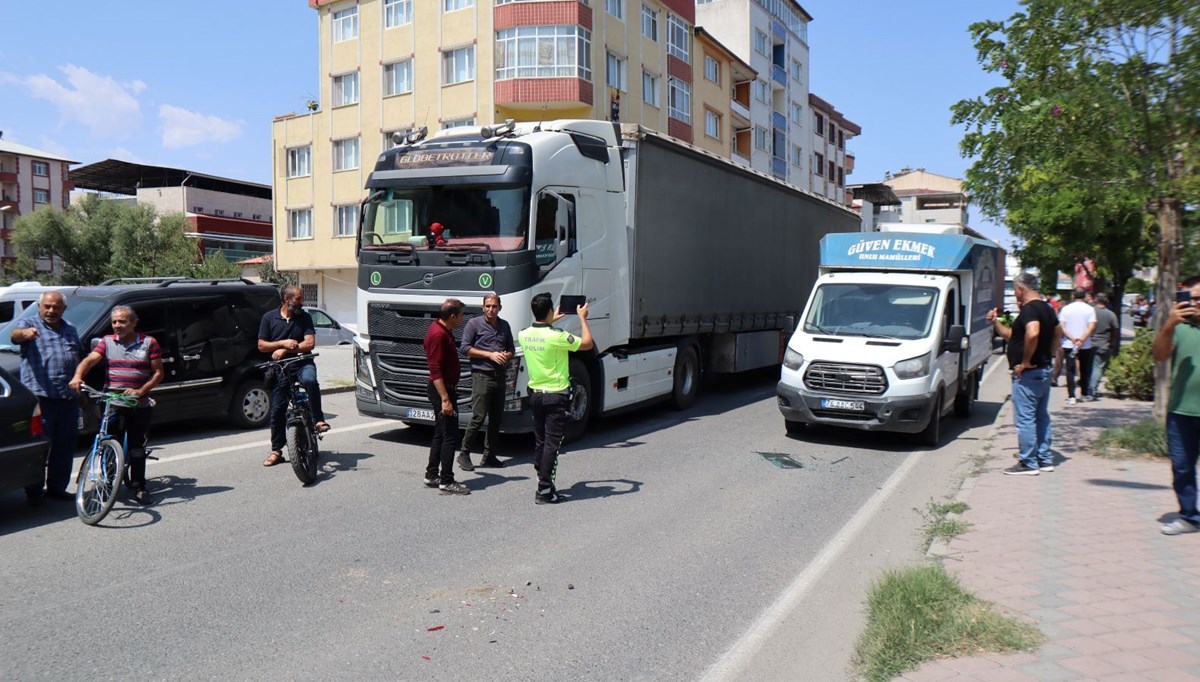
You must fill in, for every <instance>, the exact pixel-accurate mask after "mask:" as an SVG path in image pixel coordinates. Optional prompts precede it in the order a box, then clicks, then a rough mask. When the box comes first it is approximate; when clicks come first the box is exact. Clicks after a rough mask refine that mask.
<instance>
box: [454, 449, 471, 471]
mask: <svg viewBox="0 0 1200 682" xmlns="http://www.w3.org/2000/svg"><path fill="white" fill-rule="evenodd" d="M457 461H458V468H459V469H462V470H463V471H475V465H474V464H471V455H470V453H467V452H460V453H458V460H457Z"/></svg>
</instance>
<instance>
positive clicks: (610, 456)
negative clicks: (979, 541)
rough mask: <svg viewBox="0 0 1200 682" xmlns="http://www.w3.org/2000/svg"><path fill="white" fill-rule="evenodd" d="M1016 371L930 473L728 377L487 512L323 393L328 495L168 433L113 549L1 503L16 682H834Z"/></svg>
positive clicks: (193, 438) (894, 441)
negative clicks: (143, 501)
mask: <svg viewBox="0 0 1200 682" xmlns="http://www.w3.org/2000/svg"><path fill="white" fill-rule="evenodd" d="M996 360H999V358H996V359H994V361H993V362H995V361H996ZM1002 374H1003V372H996V373H995V376H993V377H992V380H991V381H990V382H989V387H990V388H988V389H987V391H985V397H984V400H983V402H981V403H980V404H979V405H978V406H977V411H976V415H975V417H974V418H973V419H971V420H969V421H966V422H962V421H959V420H950V421H949V422H947V424H948V430H949V432H950V433H949V435H948V436H947V444H946V445H945V446H944V447H943V448H941V449H938V450H928V451H927V450H925V449H923V448H920V447H918V446H915V445H914V444H913V442H912V441H910V440H909V439H907V438H904V437H898V436H896V435H894V434H863V433H858V432H842V431H835V430H822V429H817V430H815V431H812V432H811V433H810V434H807V435H806V436H805V437H804V439H803V440H798V439H793V438H789V437H787V436H786V435H785V433H784V429H783V423H782V420H781V418H780V415H779V412H778V409H777V408H776V406H775V400H774V384H775V380H776V377H777V374H776V373H774V372H766V373H761V374H757V375H751V376H747V377H741V378H737V379H734V380H727V381H723V382H720V383H719V384H718V385H716V386H714V387H711V388H709V389H708V390H707V392H706V393H704V394H703V395H702V396H701V399H700V400H699V401H698V402H697V404H696V405H695V406H694V407H693V408H692V409H690V410H688V411H685V412H674V411H671V410H670V409H669V408H667V407H649V408H645V409H642V410H639V411H638V412H636V413H633V414H629V415H625V416H618V417H615V418H609V419H606V420H604V421H602V422H601V423H600V424H598V425H597V426H595V427H594V428H593V430H592V432H591V433H590V434H589V435H588V436H587V437H586V438H585V439H584V440H583V441H581V442H579V443H576V444H574V445H572V446H569V447H568V448H567V451H566V453H565V454H564V455H563V456H562V458H561V459H560V461H559V471H558V483H559V488H560V490H561V491H563V492H564V493H566V494H567V495H568V496H569V497H570V499H569V501H567V502H565V503H563V504H560V505H557V506H536V505H534V503H533V495H534V488H535V482H536V479H535V477H534V472H533V467H532V465H531V462H530V458H529V456H528V455H527V454H526V453H527V451H528V450H529V449H530V447H531V442H532V439H531V438H521V437H509V438H508V440H507V442H506V443H505V445H504V448H503V449H502V452H501V456H502V458H506V459H507V458H511V459H509V460H508V461H509V466H507V467H505V468H503V469H481V470H476V472H475V473H473V474H471V473H463V474H460V475H459V480H462V481H464V482H466V483H467V484H468V485H469V486H470V487H471V488H472V490H473V491H474V492H473V494H471V495H470V496H468V497H456V496H441V495H439V494H438V493H437V492H436V491H433V490H429V489H426V488H424V487H423V486H422V484H421V478H422V472H423V470H424V465H425V460H426V456H427V452H428V449H427V442H428V441H427V439H428V436H429V432H428V431H426V430H423V429H410V428H406V427H404V426H403V425H400V424H398V423H394V422H387V421H377V420H370V419H365V418H362V417H360V416H359V415H358V414H357V413H356V411H355V408H354V403H353V395H352V394H349V393H343V394H338V395H331V396H328V397H327V398H326V411H327V413H328V414H329V416H330V418H331V423H332V424H333V425H334V430H333V431H331V432H330V433H329V434H327V436H326V438H325V440H324V442H323V449H324V451H325V452H326V453H327V455H326V456H325V458H324V466H323V470H322V473H321V478H320V480H319V481H318V482H317V483H316V484H315V485H313V486H310V487H301V486H300V484H299V482H298V481H297V480H296V478H295V476H294V475H293V474H292V472H291V470H290V468H289V467H288V466H287V465H281V466H277V467H274V468H272V469H264V468H263V467H262V466H261V465H260V463H261V461H262V459H263V457H264V456H265V455H266V451H267V449H268V448H267V437H266V434H265V432H262V431H258V432H238V431H229V430H226V429H224V427H222V426H221V425H220V424H219V423H215V422H214V423H197V424H187V425H182V426H173V427H171V428H170V430H169V431H168V432H166V433H157V434H152V438H153V440H154V441H155V444H156V445H157V446H159V450H158V451H157V452H156V453H155V454H157V455H159V456H160V457H161V460H160V461H158V462H152V463H151V465H150V467H149V471H148V473H149V476H150V477H151V484H150V488H151V490H152V492H153V493H154V496H155V498H156V504H154V505H153V506H151V507H149V508H138V507H134V506H133V505H132V504H131V503H126V502H124V501H122V502H119V503H118V507H117V508H116V509H115V510H114V511H113V512H112V513H111V514H110V516H109V517H108V518H107V519H106V520H105V522H104V524H103V526H102V527H95V528H91V527H86V526H84V525H83V524H81V523H80V522H79V521H78V520H77V519H76V518H75V516H74V507H73V505H71V504H69V503H63V502H56V501H51V500H48V501H46V502H45V504H44V505H43V506H42V507H40V508H36V509H30V508H28V507H26V506H25V504H24V498H23V496H22V495H20V494H19V493H18V494H15V495H5V496H0V678H4V679H22V680H25V679H41V678H48V679H56V680H61V679H82V678H116V679H167V678H170V679H211V678H236V679H295V680H305V679H389V680H395V679H422V680H428V679H488V680H524V679H595V680H625V679H653V680H690V679H698V678H700V677H703V676H704V675H705V674H706V673H707V674H708V675H710V677H712V678H713V679H722V678H727V679H733V678H738V677H742V678H747V679H748V678H749V676H751V675H753V676H754V677H757V678H758V679H772V678H777V679H783V678H792V679H799V678H807V679H836V677H838V676H840V675H838V673H837V672H836V671H840V670H843V669H844V666H845V663H846V660H848V656H849V653H848V652H849V651H850V649H851V648H852V644H853V635H854V634H855V633H856V632H857V628H858V627H860V625H861V614H860V611H861V608H860V604H861V600H862V594H861V589H862V588H863V587H864V585H865V584H866V583H868V582H869V581H870V580H871V579H872V578H873V577H874V576H875V574H876V567H877V566H879V565H884V564H886V563H887V562H886V561H884V559H885V557H883V550H882V549H881V548H882V547H883V546H884V545H885V544H886V545H887V546H888V547H889V549H887V550H886V551H887V552H891V551H892V550H891V549H890V547H892V546H893V545H894V546H895V547H896V548H897V549H896V553H895V555H890V557H889V558H888V559H889V560H901V561H910V560H915V559H916V558H919V556H920V553H921V549H920V547H919V544H920V543H919V540H918V539H917V534H916V529H917V528H918V527H919V525H920V522H921V520H920V517H919V514H918V513H916V509H915V507H916V506H919V505H920V504H921V503H922V502H923V500H925V499H927V498H928V497H933V496H935V495H943V494H949V493H952V492H953V491H954V489H956V487H957V481H958V480H960V479H961V476H962V474H963V473H965V472H964V470H963V469H962V466H961V465H962V462H963V461H965V460H966V459H967V458H968V457H969V456H970V454H971V453H972V452H977V451H978V447H979V446H978V442H977V440H978V438H979V434H980V433H981V432H982V431H983V430H985V429H986V428H988V426H989V425H990V423H991V421H992V418H993V417H994V416H995V414H996V411H997V410H998V408H999V404H1000V401H1001V400H1002V399H1003V390H1002V389H1003V384H1004V383H1006V382H1003V381H1002V380H1001V379H1002V377H1001V376H1000V375H1002ZM997 387H999V388H997ZM988 396H991V397H988ZM914 452H915V453H916V454H912V453H914ZM781 458H785V459H781ZM772 459H774V460H776V461H775V462H774V463H773V462H772V461H771V460H772ZM779 464H783V465H784V467H793V468H784V467H781V466H779ZM897 472H899V474H897ZM894 474H896V475H895V476H893V475H894ZM889 481H890V483H889ZM895 491H900V492H895ZM893 492H895V494H896V495H900V494H901V493H904V492H906V493H907V495H908V496H909V497H908V498H897V499H890V498H889V499H884V498H885V497H887V495H888V494H892V493H893ZM911 500H916V502H915V503H914V502H912V501H911ZM881 502H883V503H885V504H882V506H880V503H881ZM864 509H866V510H867V511H869V512H872V514H871V515H868V514H867V513H866V512H864V513H863V514H860V515H859V517H858V518H857V520H856V514H859V512H860V510H864ZM868 516H869V518H868ZM848 524H849V525H848ZM855 524H858V525H855ZM853 528H858V529H859V531H861V532H853V533H852V532H849V530H852V529H853ZM887 543H891V544H887ZM856 552H857V554H856ZM859 555H861V557H864V558H855V557H857V556H859ZM877 555H878V557H877V559H875V560H872V559H870V558H869V557H875V556H877ZM900 555H903V556H900ZM806 569H807V570H808V572H809V573H812V574H813V575H812V578H813V580H812V581H810V582H811V586H816V588H815V589H810V590H808V591H804V590H801V591H800V592H797V591H796V585H797V584H798V581H797V578H798V576H803V575H805V571H806ZM818 569H820V570H818ZM799 582H803V581H799ZM821 585H825V586H826V587H821ZM789 595H790V596H789ZM772 614H773V615H772ZM756 628H757V630H756ZM814 628H815V629H816V630H817V632H818V634H816V635H813V634H811V633H812V631H813V630H814ZM806 630H807V631H808V632H809V633H810V634H807V635H806V634H804V633H805V631H806ZM755 632H757V634H754V633H755ZM822 636H824V637H826V638H828V639H829V640H830V642H831V643H830V644H828V645H822V644H820V642H821V641H822V639H821V637H822ZM793 637H797V638H804V639H805V641H804V642H800V641H794V640H792V638H793ZM764 644H765V645H766V647H767V650H762V647H763V646H764ZM814 644H817V645H819V648H818V650H817V651H813V650H812V649H813V645H814ZM797 657H801V658H802V659H804V660H797ZM754 666H759V671H760V672H759V673H757V674H755V673H753V672H752V671H753V670H755V668H754ZM764 666H765V667H764ZM799 671H804V672H803V673H801V672H799ZM829 671H835V672H832V673H831V672H829ZM831 675H832V677H831Z"/></svg>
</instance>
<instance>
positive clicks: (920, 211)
mask: <svg viewBox="0 0 1200 682" xmlns="http://www.w3.org/2000/svg"><path fill="white" fill-rule="evenodd" d="M883 184H885V185H887V186H888V187H891V188H892V192H893V193H895V195H896V198H897V199H899V200H900V205H899V206H897V207H890V210H885V211H881V212H880V214H879V216H878V221H879V222H892V223H945V224H950V225H962V226H964V227H966V225H967V203H968V197H967V194H966V193H965V192H963V189H962V180H961V179H959V178H952V177H949V176H946V175H938V174H937V173H930V172H929V171H926V170H925V169H924V168H916V169H913V168H902V169H900V171H898V172H897V173H895V174H894V175H893V174H891V173H888V174H887V177H885V178H884V180H883Z"/></svg>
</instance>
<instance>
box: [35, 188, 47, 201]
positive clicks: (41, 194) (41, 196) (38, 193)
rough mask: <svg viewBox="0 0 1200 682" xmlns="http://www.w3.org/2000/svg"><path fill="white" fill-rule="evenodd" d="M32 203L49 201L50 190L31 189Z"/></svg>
mask: <svg viewBox="0 0 1200 682" xmlns="http://www.w3.org/2000/svg"><path fill="white" fill-rule="evenodd" d="M33 203H35V204H48V203H50V190H45V189H35V190H33Z"/></svg>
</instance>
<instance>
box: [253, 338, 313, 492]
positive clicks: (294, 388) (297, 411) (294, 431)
mask: <svg viewBox="0 0 1200 682" xmlns="http://www.w3.org/2000/svg"><path fill="white" fill-rule="evenodd" d="M317 355H319V354H318V353H301V354H300V355H293V356H291V357H287V358H284V359H282V360H270V361H267V362H264V363H262V364H261V365H259V366H258V367H259V369H263V370H265V371H266V372H267V373H268V375H269V374H271V373H272V372H278V374H279V375H278V376H276V377H275V381H284V382H286V383H285V384H284V386H285V387H286V388H285V395H284V398H285V399H286V400H287V416H286V417H284V423H285V424H286V431H287V447H288V454H289V455H290V456H291V457H290V460H291V463H292V471H294V472H296V478H298V479H300V482H301V483H303V484H304V485H308V484H310V483H312V482H313V481H315V480H317V463H318V460H319V459H320V454H321V453H320V447H319V446H318V444H317V443H318V441H320V440H321V433H320V432H319V431H317V423H316V421H314V420H313V413H312V405H311V404H310V403H309V401H308V391H307V390H305V388H304V386H303V385H301V383H300V381H299V380H298V379H297V378H296V376H295V375H294V373H293V372H292V371H291V370H290V369H289V368H290V367H291V365H293V364H295V363H297V362H299V361H301V360H308V359H310V358H315V357H317ZM268 383H269V382H268Z"/></svg>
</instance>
